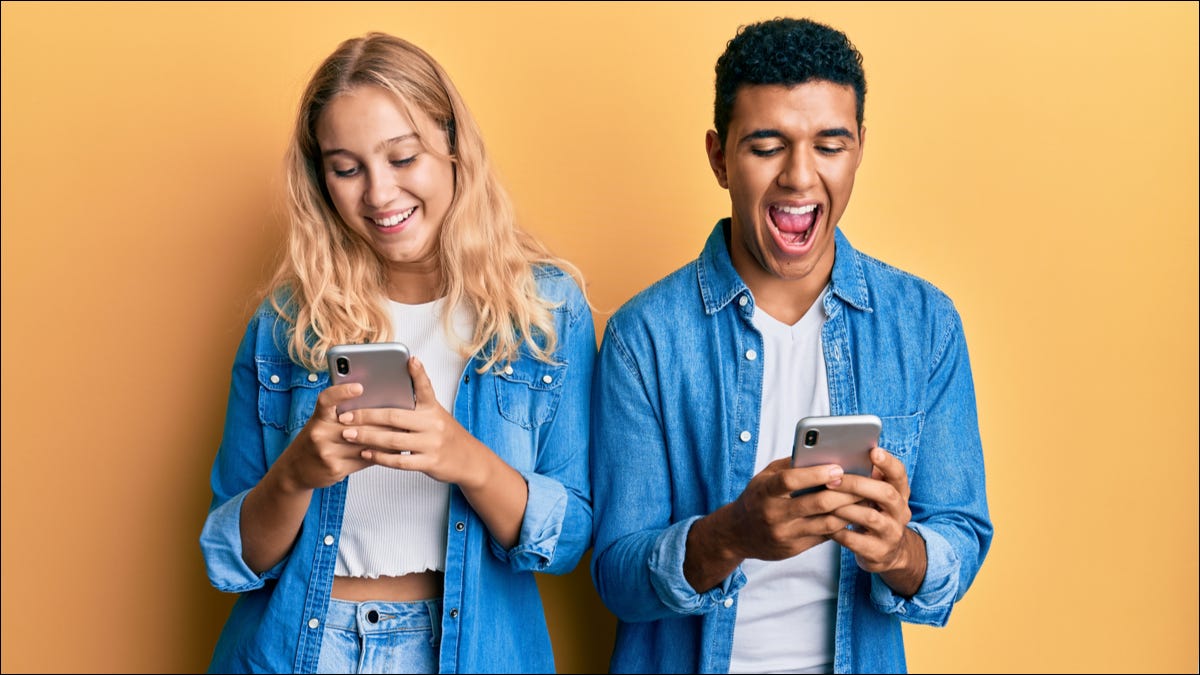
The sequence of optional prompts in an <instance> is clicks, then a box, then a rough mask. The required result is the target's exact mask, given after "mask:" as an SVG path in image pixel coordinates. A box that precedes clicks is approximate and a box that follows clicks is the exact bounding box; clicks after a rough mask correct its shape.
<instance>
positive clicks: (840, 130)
mask: <svg viewBox="0 0 1200 675" xmlns="http://www.w3.org/2000/svg"><path fill="white" fill-rule="evenodd" d="M817 136H820V137H821V138H849V139H851V140H854V132H852V131H850V130H849V129H847V128H846V127H834V128H832V129H822V130H820V131H818V132H817Z"/></svg>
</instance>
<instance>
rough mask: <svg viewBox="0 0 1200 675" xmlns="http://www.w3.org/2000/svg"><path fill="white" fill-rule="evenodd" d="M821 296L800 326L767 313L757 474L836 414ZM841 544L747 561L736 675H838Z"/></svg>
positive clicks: (761, 321)
mask: <svg viewBox="0 0 1200 675" xmlns="http://www.w3.org/2000/svg"><path fill="white" fill-rule="evenodd" d="M827 291H828V288H826V290H824V291H822V292H821V294H820V295H819V296H818V297H817V300H816V301H815V302H814V303H813V305H812V307H810V308H809V309H808V311H807V312H806V313H805V314H804V316H803V317H801V318H800V320H799V321H797V322H796V323H795V325H791V326H789V325H787V324H784V323H780V322H779V321H777V320H775V319H774V318H773V317H771V316H769V315H768V314H766V313H765V312H763V311H762V310H761V309H757V308H756V309H755V311H754V318H753V322H754V326H755V327H756V328H758V330H759V332H760V333H761V334H762V338H763V353H762V354H761V355H760V357H761V358H762V360H763V362H762V363H763V401H762V419H761V420H759V442H758V457H757V459H756V461H755V464H754V472H755V473H758V472H759V471H762V470H763V468H764V467H766V465H767V464H769V463H771V462H772V461H774V460H776V459H779V458H780V457H790V456H791V454H792V440H793V438H794V437H795V432H796V422H798V421H799V420H800V418H801V417H805V416H808V415H828V414H829V382H828V379H827V377H826V374H825V355H824V353H823V352H822V349H821V327H822V326H823V325H824V324H825V319H826V316H825V308H824V305H823V300H824V299H825V293H826V292H827ZM838 553H839V550H838V545H837V544H836V543H834V542H832V541H827V542H825V543H823V544H820V545H818V546H816V547H814V548H811V549H809V550H807V551H805V552H804V553H801V554H800V555H798V556H795V557H792V558H789V559H787V560H775V561H766V560H746V561H745V562H743V563H742V571H743V572H744V573H745V574H746V578H747V581H746V585H745V586H744V587H743V588H742V590H741V591H739V592H738V599H737V602H738V610H737V623H736V624H735V625H734V629H733V653H732V655H731V658H730V662H729V672H731V673H822V672H826V673H831V672H833V669H832V668H833V628H834V615H835V613H836V611H837V581H838V571H837V563H838Z"/></svg>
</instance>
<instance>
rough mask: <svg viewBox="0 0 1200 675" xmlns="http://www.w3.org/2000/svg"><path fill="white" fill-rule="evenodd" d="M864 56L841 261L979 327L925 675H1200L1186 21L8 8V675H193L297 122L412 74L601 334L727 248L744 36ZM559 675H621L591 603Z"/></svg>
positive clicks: (548, 10) (583, 7) (927, 14)
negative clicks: (713, 249)
mask: <svg viewBox="0 0 1200 675" xmlns="http://www.w3.org/2000/svg"><path fill="white" fill-rule="evenodd" d="M785 14H786V15H792V16H812V17H814V18H817V19H819V20H823V21H826V22H828V23H831V24H833V25H834V26H836V27H839V28H842V29H844V30H845V31H846V32H847V33H848V34H849V35H850V37H851V38H852V39H853V40H854V41H855V43H856V44H857V45H858V47H859V48H860V49H861V50H862V51H863V53H864V54H865V59H866V70H867V76H868V84H869V91H868V95H867V105H866V124H867V127H868V129H869V134H868V136H867V141H868V142H867V144H866V155H865V160H864V162H863V166H862V169H861V171H860V173H859V179H858V186H857V191H856V193H855V198H854V200H853V201H852V203H851V206H850V208H849V210H848V211H847V213H846V216H845V218H844V219H843V221H842V227H843V229H844V230H845V232H846V233H847V235H848V236H849V238H850V240H851V241H852V242H853V243H854V244H855V245H856V246H858V247H859V248H861V249H863V250H864V251H866V252H868V253H871V254H874V255H876V256H878V257H881V258H883V259H884V260H887V261H889V262H892V263H894V264H896V265H898V266H900V267H903V268H905V269H908V270H910V271H913V272H915V273H917V274H920V275H921V276H924V277H925V278H927V279H929V280H930V281H932V282H934V283H935V284H937V285H938V286H940V287H941V288H943V289H944V290H946V291H947V292H948V293H949V294H950V295H951V297H953V298H954V299H955V301H956V302H957V305H958V307H959V309H960V310H961V312H962V315H963V319H964V322H965V326H966V331H967V337H968V340H969V343H970V349H971V355H972V360H973V364H974V368H975V375H976V381H977V388H978V400H979V409H980V423H981V428H982V433H983V439H984V448H985V452H986V455H987V468H988V478H989V495H990V499H991V506H992V513H993V516H994V520H995V525H996V539H995V543H994V547H993V549H992V553H991V555H990V557H989V558H988V560H987V562H986V564H985V565H984V567H983V569H982V572H981V574H980V576H979V578H978V580H977V582H976V585H975V587H974V588H973V589H972V591H971V592H970V593H969V594H968V595H967V597H966V598H965V599H964V601H963V602H962V603H961V604H960V605H959V606H958V608H957V609H956V611H955V613H954V615H953V616H952V618H951V622H950V625H949V626H947V627H946V628H943V629H930V628H924V627H907V628H906V634H907V637H908V644H909V660H910V667H911V669H912V670H913V671H914V672H947V673H951V672H1087V671H1103V672H1122V671H1125V672H1190V673H1195V672H1197V664H1198V661H1197V658H1198V655H1197V633H1198V626H1197V576H1198V574H1197V473H1198V468H1197V449H1198V446H1197V408H1198V406H1197V304H1198V303H1197V276H1198V274H1197V187H1196V186H1197V182H1198V181H1197V156H1198V155H1197V61H1198V58H1197V54H1198V51H1197V4H1196V3H1194V2H1189V3H1102V4H1098V3H1078V2H1067V3H1061V4H1060V3H1011V4H1010V3H903V2H897V3H891V2H888V3H878V4H876V3H817V2H793V3H765V2H730V3H724V2H718V3H683V2H681V3H674V2H667V3H645V4H642V3H471V2H463V3H453V4H451V3H398V2H397V3H352V2H347V3H337V4H334V3H328V4H327V3H278V4H276V3H270V4H268V3H248V4H246V3H164V4H157V3H80V4H75V3H45V4H44V3H28V2H5V3H3V21H2V26H3V60H2V64H3V96H2V99H0V100H2V105H3V111H2V116H0V120H2V123H3V144H2V145H3V199H2V200H0V201H2V205H3V439H2V440H3V453H2V455H3V547H2V548H3V566H2V569H3V592H2V597H3V664H2V669H3V671H4V672H21V671H23V672H187V671H198V670H202V669H204V668H205V667H206V666H207V663H208V657H209V654H210V650H211V648H212V645H213V643H214V640H215V638H216V635H217V632H218V630H219V628H220V625H221V622H222V621H223V619H224V617H225V614H226V611H227V610H228V607H229V605H230V603H231V598H230V597H229V596H226V595H223V594H220V593H218V592H216V591H215V590H213V589H212V588H211V587H210V586H209V585H208V583H207V580H206V577H205V574H204V568H203V565H202V562H201V559H200V553H199V547H198V545H197V538H198V533H199V530H200V526H201V524H202V522H203V519H204V515H205V513H206V509H207V506H208V499H209V492H208V482H207V481H208V470H209V467H210V463H211V461H212V456H213V453H214V451H215V449H216V447H217V444H218V442H219V437H220V430H221V423H222V418H223V414H224V406H225V396H226V393H227V386H228V381H229V379H228V378H229V368H230V364H231V360H232V357H233V352H234V348H235V346H236V343H237V341H238V339H239V338H240V336H241V333H242V330H243V327H244V324H245V321H246V319H247V318H248V317H249V312H250V309H251V307H252V306H253V305H254V304H255V302H256V301H257V295H256V293H257V291H258V288H259V285H260V284H261V283H262V282H263V281H265V279H266V276H267V274H268V272H269V270H270V269H271V267H272V265H273V261H274V256H275V253H276V250H277V248H278V246H279V244H280V240H281V239H280V237H281V222H282V221H281V218H280V215H279V214H280V210H279V201H278V194H279V187H280V180H279V177H280V171H281V166H282V161H281V157H282V153H283V150H284V145H285V142H286V139H287V135H288V133H289V130H290V127H291V123H292V118H293V114H294V110H295V105H296V102H297V99H298V96H299V93H300V89H301V87H302V86H303V84H304V83H305V81H306V80H307V78H308V76H309V74H310V73H311V71H312V68H313V67H314V66H315V65H316V63H317V62H318V61H319V60H320V59H321V58H322V57H324V56H325V55H326V54H327V53H328V52H329V51H331V50H332V49H333V47H334V46H335V45H336V44H337V42H338V41H340V40H341V39H343V38H346V37H349V36H352V35H357V34H359V33H362V32H365V31H367V30H370V29H381V30H385V31H390V32H394V33H397V34H399V35H402V36H404V37H407V38H409V39H411V40H413V41H414V42H416V43H417V44H419V45H421V46H423V47H425V48H426V49H428V50H429V51H430V52H431V53H432V54H433V55H434V56H435V57H436V58H438V59H439V60H440V61H441V62H442V63H443V64H444V65H445V67H446V69H447V70H448V71H449V72H450V74H451V76H452V77H453V78H454V79H455V80H456V82H457V84H458V85H459V87H460V89H461V90H462V92H463V94H464V96H465V97H466V99H467V101H468V103H469V105H470V106H471V107H472V108H473V110H474V111H475V113H476V114H477V116H478V118H479V121H480V124H481V125H482V127H483V131H484V134H485V137H486V138H487V139H488V142H489V148H490V151H491V153H492V156H493V157H494V158H495V161H496V164H497V165H498V167H499V170H500V171H501V173H502V176H503V178H504V179H505V181H506V183H507V185H508V186H509V188H510V190H511V192H512V193H513V196H514V198H515V201H516V203H517V206H518V211H519V213H520V215H521V216H522V218H523V221H524V222H525V224H526V225H527V226H528V227H529V228H530V229H532V230H533V231H535V232H536V233H538V234H540V235H541V236H543V237H544V238H545V239H546V240H548V242H549V243H550V244H551V245H552V246H553V247H554V248H555V249H556V250H557V251H558V252H559V253H561V254H563V255H565V256H567V257H568V258H571V259H573V260H574V261H576V262H577V263H578V264H579V265H580V266H581V267H582V269H583V271H584V273H585V274H586V276H587V278H588V280H589V291H590V293H591V296H592V299H593V300H594V301H595V303H596V306H597V309H598V314H597V317H596V318H597V325H598V327H600V326H603V323H604V321H605V320H606V318H607V316H608V315H609V314H610V313H611V311H612V310H613V309H615V308H616V307H617V306H618V305H619V304H620V303H621V302H622V301H624V300H625V299H627V298H628V297H629V296H631V295H632V294H633V293H634V292H635V291H636V290H638V289H640V288H642V287H644V286H646V285H647V284H649V283H650V282H651V281H653V280H655V279H657V278H658V277H660V276H662V275H664V274H666V273H667V272H669V271H671V270H673V269H675V268H676V267H678V266H679V265H681V264H683V263H685V262H686V261H687V260H689V259H690V258H692V257H693V256H695V255H696V253H697V252H698V251H699V250H700V247H701V246H702V244H703V241H704V238H705V236H706V235H707V234H708V231H709V229H710V228H711V226H712V225H713V223H714V222H715V221H716V220H717V219H718V218H720V217H722V216H724V215H726V214H727V213H728V202H727V195H726V193H724V192H723V191H722V190H720V189H719V188H718V186H717V185H716V183H715V181H714V179H713V178H712V176H711V173H710V171H709V168H708V164H707V162H706V160H705V157H704V141H703V139H704V132H705V130H707V129H708V128H709V126H710V124H711V112H712V108H711V106H712V77H713V64H714V62H715V60H716V57H717V55H718V54H719V53H720V51H721V49H722V48H723V46H724V44H725V41H726V40H728V39H729V38H730V37H731V36H732V35H733V33H734V31H735V29H736V28H737V26H738V25H740V24H742V23H747V22H751V21H754V20H759V19H765V18H770V17H773V16H776V15H785ZM542 583H543V588H544V589H545V595H546V602H547V606H548V612H549V614H550V620H551V622H552V631H553V637H554V640H555V646H556V651H557V653H558V659H559V665H560V669H561V670H562V671H564V672H568V671H582V672H586V671H602V670H604V669H605V668H606V667H607V658H608V652H609V648H610V644H611V637H612V630H613V629H612V627H613V619H612V617H611V616H610V615H609V614H608V613H607V612H606V610H605V609H604V608H603V606H602V605H601V604H600V603H599V601H598V600H597V598H596V596H595V593H594V591H593V590H592V587H591V584H590V580H589V577H588V575H587V571H586V566H583V567H581V568H579V569H578V570H576V572H575V573H573V574H572V575H569V576H567V577H562V578H551V579H546V580H543V582H542Z"/></svg>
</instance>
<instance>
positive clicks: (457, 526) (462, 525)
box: [454, 520, 467, 532]
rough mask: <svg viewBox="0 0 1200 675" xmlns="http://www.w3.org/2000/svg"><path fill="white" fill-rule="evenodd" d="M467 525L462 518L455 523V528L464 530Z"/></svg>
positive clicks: (460, 530)
mask: <svg viewBox="0 0 1200 675" xmlns="http://www.w3.org/2000/svg"><path fill="white" fill-rule="evenodd" d="M466 527H467V526H466V524H465V523H463V522H462V521H461V520H460V521H458V522H457V523H455V524H454V529H456V530H458V531H459V532H462V531H463V530H464V529H466Z"/></svg>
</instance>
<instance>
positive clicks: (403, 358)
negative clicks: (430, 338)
mask: <svg viewBox="0 0 1200 675" xmlns="http://www.w3.org/2000/svg"><path fill="white" fill-rule="evenodd" d="M408 357H409V352H408V346H407V345H405V344H403V343H400V342H371V343H366V344H357V345H336V346H334V347H330V349H329V353H328V354H326V359H327V360H328V362H329V379H330V381H331V382H332V383H333V384H345V383H347V382H358V383H360V384H362V386H363V393H362V395H361V396H359V397H357V398H354V399H351V400H349V401H346V402H345V403H342V404H341V405H339V406H338V408H337V412H338V414H339V415H340V414H342V413H344V412H346V411H347V410H358V409H359V408H408V409H409V410H411V409H413V408H415V407H416V405H417V404H416V400H417V399H416V395H415V393H414V392H413V382H412V376H410V375H409V374H408Z"/></svg>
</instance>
